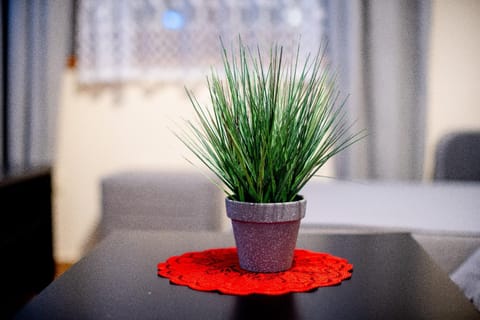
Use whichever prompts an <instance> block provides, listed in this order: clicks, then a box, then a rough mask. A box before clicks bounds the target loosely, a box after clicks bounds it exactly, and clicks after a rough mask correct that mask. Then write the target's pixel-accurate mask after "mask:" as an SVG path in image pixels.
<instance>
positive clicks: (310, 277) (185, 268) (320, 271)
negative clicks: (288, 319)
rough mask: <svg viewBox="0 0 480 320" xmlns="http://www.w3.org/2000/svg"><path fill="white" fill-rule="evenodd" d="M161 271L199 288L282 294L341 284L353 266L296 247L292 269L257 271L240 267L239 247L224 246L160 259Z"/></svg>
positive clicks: (336, 258) (181, 283)
mask: <svg viewBox="0 0 480 320" xmlns="http://www.w3.org/2000/svg"><path fill="white" fill-rule="evenodd" d="M157 270H158V275H159V276H161V277H165V278H168V279H170V281H171V282H172V283H174V284H178V285H184V286H188V287H190V288H192V289H195V290H200V291H220V292H221V293H225V294H232V295H248V294H254V293H256V294H268V295H279V294H284V293H289V292H305V291H310V290H313V289H316V288H318V287H325V286H332V285H336V284H339V283H341V282H342V281H343V280H345V279H349V278H350V277H351V272H352V270H353V265H352V264H350V263H349V262H348V261H347V260H346V259H343V258H339V257H336V256H333V255H330V254H327V253H320V252H313V251H309V250H303V249H295V255H294V261H293V266H292V268H290V269H289V270H288V271H284V272H278V273H255V272H249V271H245V270H243V269H241V268H240V266H239V264H238V257H237V250H236V248H222V249H210V250H206V251H201V252H187V253H184V254H182V255H180V256H175V257H171V258H169V259H167V261H166V262H160V263H159V264H158V266H157Z"/></svg>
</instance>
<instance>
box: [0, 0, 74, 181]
mask: <svg viewBox="0 0 480 320" xmlns="http://www.w3.org/2000/svg"><path fill="white" fill-rule="evenodd" d="M72 11H73V1H72V0H49V1H42V0H11V1H4V4H3V6H2V26H3V27H2V29H3V30H2V37H3V41H2V44H3V45H2V56H3V63H2V83H3V86H2V97H3V99H2V106H1V107H2V137H1V138H2V143H3V148H2V153H3V154H2V163H1V164H2V169H3V171H4V172H7V173H8V172H9V171H16V170H25V169H29V168H32V167H37V166H44V165H50V162H51V160H52V157H53V154H54V146H55V145H54V142H55V139H54V135H55V130H56V113H57V104H58V98H59V89H60V76H61V72H62V70H63V68H64V67H65V64H66V57H67V54H68V53H69V50H70V49H71V43H72V42H71V36H72Z"/></svg>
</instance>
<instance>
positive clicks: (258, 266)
mask: <svg viewBox="0 0 480 320" xmlns="http://www.w3.org/2000/svg"><path fill="white" fill-rule="evenodd" d="M306 204H307V201H306V200H305V199H303V197H302V196H299V197H298V200H297V201H293V202H284V203H250V202H240V201H234V200H231V199H228V198H227V199H226V208H227V216H228V217H229V218H230V219H232V227H233V234H234V236H235V243H236V245H237V251H238V259H239V262H240V267H241V268H242V269H245V270H248V271H253V272H280V271H285V270H288V269H290V268H291V266H292V262H293V252H294V250H295V246H296V243H297V236H298V229H299V227H300V220H301V219H302V218H303V217H304V216H305V208H306Z"/></svg>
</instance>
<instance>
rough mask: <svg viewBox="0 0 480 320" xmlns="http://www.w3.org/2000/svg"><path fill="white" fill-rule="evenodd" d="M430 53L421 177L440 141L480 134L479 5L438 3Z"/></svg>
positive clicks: (452, 0)
mask: <svg viewBox="0 0 480 320" xmlns="http://www.w3.org/2000/svg"><path fill="white" fill-rule="evenodd" d="M432 9H433V12H432V13H433V17H432V31H431V42H430V54H429V63H430V64H429V69H430V71H429V74H428V91H429V95H428V111H427V130H426V132H427V143H426V155H425V166H426V167H425V176H426V177H427V178H430V177H431V176H432V170H433V153H434V148H435V145H436V143H437V141H438V139H439V138H440V137H441V136H442V135H444V134H446V133H448V132H451V131H454V130H470V129H476V130H480V34H479V32H480V1H478V0H460V1H459V0H436V1H433V2H432Z"/></svg>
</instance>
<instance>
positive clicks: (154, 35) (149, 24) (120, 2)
mask: <svg viewBox="0 0 480 320" xmlns="http://www.w3.org/2000/svg"><path fill="white" fill-rule="evenodd" d="M323 16H324V14H323V11H322V5H321V1H319V0H284V1H271V0H249V1H237V0H178V1H177V0H170V1H169V0H79V7H78V20H77V21H78V28H77V55H78V68H79V69H78V70H79V76H80V80H81V81H82V82H84V83H99V82H104V83H111V82H121V81H133V80H146V81H151V80H154V81H156V80H177V79H185V78H186V77H198V76H201V77H202V79H203V77H204V75H205V73H206V72H208V70H209V69H210V67H211V66H212V65H216V64H217V63H219V61H220V50H219V48H220V42H219V38H222V40H223V42H224V43H225V45H226V46H227V47H229V46H230V45H231V43H234V41H235V40H236V38H237V37H238V36H239V35H240V36H241V37H242V40H243V41H244V42H245V43H247V44H250V45H254V46H256V44H257V43H258V44H266V45H268V46H269V45H270V44H271V43H272V42H277V43H279V44H282V45H284V46H285V47H287V45H288V44H297V43H298V42H299V39H300V42H301V48H302V50H303V51H313V52H315V51H316V50H317V49H318V46H319V45H320V42H321V38H322V30H323V28H322V21H323ZM295 48H296V46H295Z"/></svg>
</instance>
